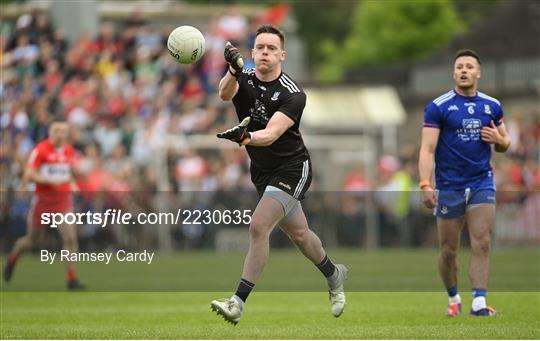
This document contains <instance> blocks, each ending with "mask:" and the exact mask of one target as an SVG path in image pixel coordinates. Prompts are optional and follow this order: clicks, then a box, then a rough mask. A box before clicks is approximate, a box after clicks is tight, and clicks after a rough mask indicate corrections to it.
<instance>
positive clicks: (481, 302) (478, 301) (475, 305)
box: [472, 296, 486, 311]
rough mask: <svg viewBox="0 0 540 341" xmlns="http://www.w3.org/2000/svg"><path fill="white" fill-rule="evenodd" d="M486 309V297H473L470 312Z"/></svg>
mask: <svg viewBox="0 0 540 341" xmlns="http://www.w3.org/2000/svg"><path fill="white" fill-rule="evenodd" d="M485 307H486V297H485V296H478V297H475V298H474V299H473V301H472V310H473V311H478V310H480V309H484V308H485Z"/></svg>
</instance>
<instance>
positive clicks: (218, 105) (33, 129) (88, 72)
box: [0, 7, 540, 246]
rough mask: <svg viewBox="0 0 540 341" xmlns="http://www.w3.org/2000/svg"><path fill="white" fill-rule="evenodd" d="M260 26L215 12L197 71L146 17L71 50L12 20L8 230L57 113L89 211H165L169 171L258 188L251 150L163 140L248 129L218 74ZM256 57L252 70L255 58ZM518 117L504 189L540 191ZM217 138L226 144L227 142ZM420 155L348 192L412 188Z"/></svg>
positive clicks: (2, 181)
mask: <svg viewBox="0 0 540 341" xmlns="http://www.w3.org/2000/svg"><path fill="white" fill-rule="evenodd" d="M254 24H257V22H255V21H250V20H248V19H247V18H246V17H244V16H243V15H241V14H240V13H238V12H237V11H236V10H235V9H234V7H232V8H231V9H230V10H229V12H227V13H225V14H223V15H221V16H217V17H215V18H214V19H213V20H212V22H211V23H210V25H209V29H208V30H207V31H206V32H204V33H205V38H206V53H205V56H204V59H203V60H202V61H201V62H200V63H197V64H194V65H179V64H177V63H176V62H175V61H174V59H173V58H171V57H170V56H169V54H168V52H167V50H166V48H165V45H166V44H165V40H166V38H167V35H168V32H169V31H170V28H158V27H155V26H154V25H153V24H152V23H149V22H147V21H146V20H144V19H143V17H142V16H141V15H140V14H137V13H134V15H132V16H130V17H129V19H127V20H126V21H125V22H119V21H115V22H102V23H101V24H100V26H99V33H98V34H97V36H95V37H91V36H88V35H82V36H80V37H79V38H78V39H77V40H76V41H74V42H72V43H70V42H68V40H67V39H66V37H65V32H64V31H63V30H62V29H61V28H55V27H54V26H53V25H52V23H51V19H50V17H49V15H48V13H46V12H43V11H39V10H35V11H32V12H31V13H28V14H24V15H22V16H20V17H18V18H17V19H16V20H15V21H13V22H9V21H4V20H3V21H2V25H1V27H0V67H1V73H2V77H1V83H0V99H1V108H0V110H1V111H0V115H1V116H0V130H1V144H0V191H1V192H2V196H3V197H4V198H9V199H10V200H2V204H1V207H0V209H1V212H0V214H1V216H0V222H1V225H2V228H1V229H0V234H1V235H4V236H10V238H8V239H9V240H11V241H12V240H13V238H15V237H16V236H19V235H21V234H22V233H24V230H25V223H24V216H25V214H26V211H25V210H26V209H27V208H28V194H27V193H24V192H17V191H21V190H24V189H21V188H19V187H18V186H19V181H20V178H21V175H22V172H23V170H24V167H25V163H26V160H27V157H28V155H29V152H30V151H31V149H32V148H33V146H35V144H36V143H38V142H39V141H41V140H43V139H44V138H46V136H47V130H48V125H49V122H50V120H51V119H52V118H64V119H65V120H67V121H68V122H69V124H70V128H71V137H70V139H71V143H72V144H73V145H74V146H75V148H76V149H77V151H78V154H79V155H78V162H77V164H76V174H77V181H78V184H79V187H80V189H81V191H82V192H83V193H94V194H92V195H90V194H88V195H87V196H86V200H84V196H83V199H81V200H80V207H79V208H81V209H83V208H85V207H86V208H92V209H95V207H89V206H88V205H93V206H99V205H109V206H110V205H122V206H126V207H131V208H133V209H134V210H144V209H145V208H146V209H150V210H154V211H155V210H156V209H159V206H157V207H156V204H155V202H154V201H153V197H152V195H151V194H154V193H157V192H158V191H159V190H160V188H159V183H160V181H161V183H162V182H163V179H160V178H159V177H160V176H162V174H165V177H167V179H165V182H166V183H167V184H168V185H169V186H167V187H168V188H170V189H171V190H172V191H173V192H176V193H178V192H187V191H191V192H193V191H212V192H220V191H237V190H245V191H248V190H252V186H251V184H250V177H249V171H248V160H247V157H246V154H245V153H244V152H243V150H242V149H240V148H239V149H226V150H219V149H210V150H200V149H196V148H188V147H189V146H187V147H185V148H168V147H167V146H166V144H165V143H166V141H165V138H164V136H166V135H167V134H172V135H183V136H185V135H192V134H213V133H215V132H217V131H219V130H222V129H225V128H228V127H230V126H231V125H233V124H234V123H235V122H237V120H236V115H235V113H234V109H233V107H232V106H231V105H230V104H229V103H223V102H221V101H219V99H218V97H217V96H216V89H217V85H218V82H219V79H220V78H221V76H222V75H223V73H224V71H225V70H226V64H225V61H224V59H223V46H224V44H225V42H226V41H228V40H230V41H233V42H235V44H236V45H237V46H239V47H240V48H241V50H242V52H243V54H244V55H245V56H248V55H249V53H248V52H247V51H249V46H251V45H252V42H253V39H254V37H253V35H251V34H249V33H250V32H252V31H253V27H252V26H253V25H254ZM246 62H247V65H248V66H249V65H252V64H250V63H252V62H250V61H249V59H248V58H246ZM507 115H508V116H509V117H510V119H509V120H508V126H509V130H510V133H511V134H512V137H513V139H514V141H516V142H515V143H514V144H513V146H512V150H511V151H510V153H509V155H510V157H509V158H505V159H500V160H497V164H496V168H497V170H496V174H498V175H497V178H496V179H497V183H498V186H499V188H500V189H504V190H516V191H522V192H523V191H525V190H536V191H538V189H539V183H540V171H539V166H538V153H539V151H538V139H539V137H540V125H539V122H538V121H536V122H532V123H531V122H528V121H526V118H524V119H523V120H521V121H519V120H516V121H512V119H511V117H512V114H511V113H507ZM527 117H529V116H527ZM536 117H538V116H536ZM218 143H222V142H219V141H217V140H216V144H218ZM413 149H414V148H413ZM164 150H165V156H166V162H165V165H166V167H167V171H166V172H164V173H159V172H158V171H157V170H156V159H155V158H156V155H157V154H158V152H162V151H164ZM413 154H414V152H412V154H411V152H410V151H409V152H407V153H406V154H404V155H400V156H399V157H394V156H389V155H386V156H382V157H381V160H380V162H379V166H378V167H379V168H378V175H379V176H378V178H376V179H370V178H369V177H367V176H366V175H365V174H364V173H363V172H362V170H361V167H360V168H354V169H352V170H351V172H350V174H349V175H348V176H347V177H346V178H345V179H344V180H343V181H344V182H343V183H344V186H343V189H344V190H349V191H350V190H356V191H372V190H377V189H379V190H381V191H384V190H387V191H389V190H392V191H402V192H405V191H410V190H412V189H414V188H415V185H414V183H415V181H416V180H417V179H416V177H417V174H416V170H415V161H413V160H414V155H413ZM321 166H323V165H321ZM396 184H397V185H396ZM98 193H99V194H98ZM103 193H105V194H106V195H103ZM111 193H112V194H111ZM114 193H131V194H130V195H115V194H114ZM110 198H113V199H114V200H113V203H111V202H110V200H111V199H110ZM11 199H13V200H11ZM355 200H356V199H355ZM509 200H510V199H509ZM379 201H380V202H381V203H382V204H381V205H379V211H380V212H381V219H380V220H381V221H383V222H384V219H388V217H389V216H393V217H397V218H398V219H400V218H402V217H404V216H406V215H408V214H409V211H410V210H411V209H410V206H411V205H413V206H412V207H414V205H416V204H417V203H416V204H414V203H413V204H411V205H409V204H406V205H405V206H404V205H401V206H400V204H398V206H399V207H392V208H389V207H387V205H385V204H384V203H385V199H384V198H380V200H379ZM353 203H355V204H358V203H361V201H360V202H358V201H353ZM354 206H355V205H351V204H344V205H343V206H342V207H341V209H342V210H343V212H342V213H341V215H342V216H344V217H347V216H349V215H350V214H353V215H354V212H355V208H354ZM388 212H393V213H392V214H390V215H389V214H388ZM392 219H393V218H392ZM354 221H356V220H353V222H354ZM360 224H361V223H360ZM343 225H344V226H350V229H352V232H351V231H342V232H341V233H342V234H344V237H343V238H342V239H343V240H345V241H346V240H349V241H351V240H354V241H355V242H354V243H356V244H357V245H360V244H362V242H363V241H362V237H361V233H360V232H358V231H360V230H361V229H360V228H358V230H355V229H356V226H357V225H358V224H356V223H346V222H345V223H344V224H343ZM382 225H384V226H386V225H385V224H384V223H383V224H382ZM390 225H391V224H390ZM171 229H172V232H171V235H172V236H173V237H174V238H175V240H178V241H179V243H180V244H182V243H183V244H182V245H186V243H187V244H189V245H194V246H200V245H203V244H204V243H205V240H206V239H205V238H206V237H205V234H204V232H205V231H195V232H194V231H189V232H188V230H187V229H186V231H184V230H183V229H182V227H178V226H173V227H171ZM117 230H118V231H122V229H117ZM148 230H149V228H148V227H138V229H137V230H136V231H130V230H127V231H124V232H118V231H116V230H115V232H111V231H109V232H103V231H101V230H100V229H98V228H96V227H92V226H87V227H85V228H84V229H83V230H82V231H81V235H82V238H85V236H86V238H87V239H88V240H91V241H92V242H95V240H96V238H98V237H99V236H100V235H102V234H103V233H105V234H113V235H108V236H105V237H103V238H104V240H112V241H113V242H116V243H124V244H130V235H131V234H132V232H133V233H134V234H141V235H142V237H141V238H139V239H137V240H138V241H139V242H140V240H143V241H144V242H145V243H150V244H151V243H154V242H155V239H156V237H155V236H154V234H153V233H152V232H151V231H150V232H148ZM348 233H349V234H350V233H353V234H354V235H355V236H356V237H355V238H356V239H354V238H352V237H350V236H349V235H348ZM388 235H389V236H390V237H388V238H389V239H388V240H386V239H384V238H387V237H384V236H387V234H384V236H383V237H384V238H383V240H386V241H385V243H386V244H388V245H394V244H395V243H397V241H396V240H397V239H396V238H398V237H396V236H399V235H400V232H399V231H397V230H396V231H393V232H392V231H391V232H390V233H389V234H388ZM193 236H194V237H193ZM400 238H401V237H400ZM407 238H409V240H411V239H410V238H413V239H414V238H416V237H410V236H409V237H407ZM418 238H420V237H418ZM122 241H124V242H122ZM418 243H419V244H422V241H418ZM139 244H140V243H139Z"/></svg>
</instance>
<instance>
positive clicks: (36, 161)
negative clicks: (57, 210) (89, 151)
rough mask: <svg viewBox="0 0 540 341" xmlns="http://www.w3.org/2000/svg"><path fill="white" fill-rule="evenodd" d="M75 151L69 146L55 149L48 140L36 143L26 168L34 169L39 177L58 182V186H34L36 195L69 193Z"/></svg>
mask: <svg viewBox="0 0 540 341" xmlns="http://www.w3.org/2000/svg"><path fill="white" fill-rule="evenodd" d="M74 161H75V150H74V149H73V147H72V146H71V145H69V144H64V145H63V146H62V147H59V148H57V147H55V146H54V145H53V144H52V143H51V141H49V140H48V139H47V140H45V141H42V142H40V143H38V144H37V145H36V146H35V147H34V149H33V150H32V152H31V153H30V157H29V159H28V163H27V164H26V167H31V168H33V169H35V170H36V171H37V172H38V173H39V174H40V175H41V176H43V177H44V178H47V179H51V180H55V181H57V182H59V183H60V184H59V185H56V186H51V185H43V184H36V193H43V192H50V191H55V192H69V191H70V184H69V183H70V180H71V172H72V167H73V164H74Z"/></svg>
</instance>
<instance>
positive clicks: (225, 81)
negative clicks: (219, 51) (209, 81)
mask: <svg viewBox="0 0 540 341" xmlns="http://www.w3.org/2000/svg"><path fill="white" fill-rule="evenodd" d="M223 56H224V57H225V61H227V63H228V64H229V68H228V70H227V73H226V74H225V76H223V78H222V79H221V81H220V82H219V98H221V100H223V101H230V100H231V99H233V97H234V96H235V95H236V93H237V92H238V82H237V81H236V80H237V78H238V76H239V75H240V72H242V69H243V67H244V60H243V58H242V55H241V54H240V52H239V51H238V49H237V48H236V47H234V46H233V44H231V43H230V42H227V44H225V50H224V52H223Z"/></svg>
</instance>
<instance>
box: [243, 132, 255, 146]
mask: <svg viewBox="0 0 540 341" xmlns="http://www.w3.org/2000/svg"><path fill="white" fill-rule="evenodd" d="M246 134H247V136H246V137H245V138H244V139H243V140H242V142H240V145H241V146H245V145H247V144H249V143H250V142H251V139H252V138H253V135H252V134H251V133H250V132H247V133H246Z"/></svg>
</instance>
